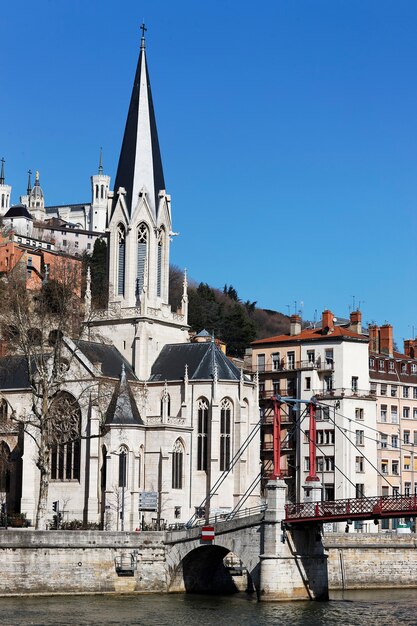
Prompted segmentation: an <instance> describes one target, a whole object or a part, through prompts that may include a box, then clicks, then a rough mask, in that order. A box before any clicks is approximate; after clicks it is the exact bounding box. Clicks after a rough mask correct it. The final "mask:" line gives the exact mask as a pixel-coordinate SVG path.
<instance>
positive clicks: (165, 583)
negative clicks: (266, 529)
mask: <svg viewBox="0 0 417 626" xmlns="http://www.w3.org/2000/svg"><path fill="white" fill-rule="evenodd" d="M171 540H172V537H171V535H168V534H166V533H165V532H163V531H161V532H146V533H132V532H100V531H72V532H69V531H32V530H26V529H25V530H7V531H6V530H0V596H7V595H15V594H52V593H111V592H113V593H135V592H136V593H151V592H159V593H161V592H162V593H163V592H167V591H168V589H169V587H170V583H171V582H172V581H171V577H172V572H170V569H169V567H168V561H169V559H167V556H168V550H172V546H170V545H169V544H170V543H171ZM252 541H253V538H252ZM323 543H324V548H325V553H326V554H327V555H328V559H327V562H328V577H329V588H330V589H359V588H392V587H417V535H414V534H413V535H397V534H395V533H380V534H354V533H350V534H344V533H343V534H328V535H325V537H324V539H323ZM242 545H243V544H242ZM241 547H242V546H241ZM236 552H237V553H238V549H237V550H236ZM238 556H240V557H241V558H244V555H243V554H242V555H239V554H238ZM121 558H122V560H123V562H124V564H126V563H130V562H131V559H132V558H133V563H134V567H133V570H134V571H133V576H119V575H118V573H117V571H116V562H118V561H120V559H121ZM283 584H285V581H283Z"/></svg>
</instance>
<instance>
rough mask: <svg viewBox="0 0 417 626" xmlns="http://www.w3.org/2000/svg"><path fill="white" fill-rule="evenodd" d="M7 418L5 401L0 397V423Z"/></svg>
mask: <svg viewBox="0 0 417 626" xmlns="http://www.w3.org/2000/svg"><path fill="white" fill-rule="evenodd" d="M6 420H7V402H6V400H4V398H1V399H0V424H2V423H3V422H5V421H6Z"/></svg>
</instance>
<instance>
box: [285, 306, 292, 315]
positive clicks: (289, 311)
mask: <svg viewBox="0 0 417 626" xmlns="http://www.w3.org/2000/svg"><path fill="white" fill-rule="evenodd" d="M285 306H286V307H287V309H288V315H291V306H290V305H289V304H286V305H285Z"/></svg>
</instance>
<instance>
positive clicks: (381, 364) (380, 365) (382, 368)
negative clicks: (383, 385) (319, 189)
mask: <svg viewBox="0 0 417 626" xmlns="http://www.w3.org/2000/svg"><path fill="white" fill-rule="evenodd" d="M378 369H379V371H380V372H385V361H384V360H383V359H379V363H378Z"/></svg>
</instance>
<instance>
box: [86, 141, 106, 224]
mask: <svg viewBox="0 0 417 626" xmlns="http://www.w3.org/2000/svg"><path fill="white" fill-rule="evenodd" d="M103 171H104V170H103V153H102V149H101V148H100V161H99V166H98V171H97V174H94V175H93V176H92V177H91V196H92V198H91V213H90V224H89V230H95V231H99V232H102V233H104V231H105V230H106V226H107V201H108V195H109V188H110V176H107V174H104V173H103Z"/></svg>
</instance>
